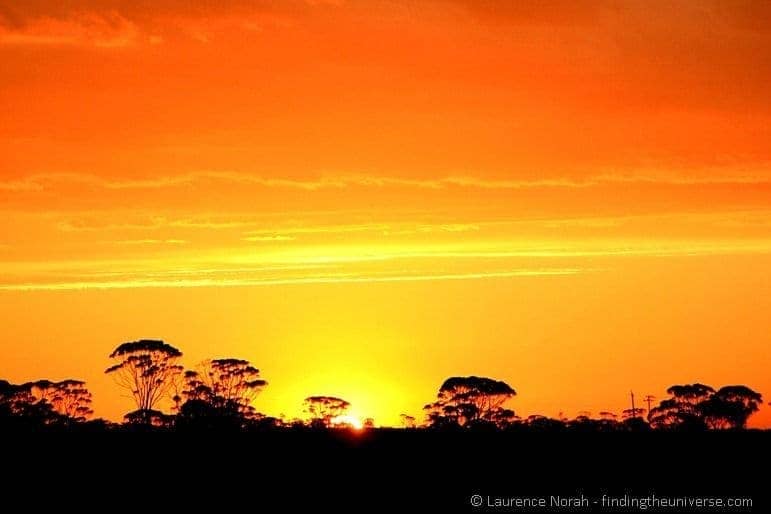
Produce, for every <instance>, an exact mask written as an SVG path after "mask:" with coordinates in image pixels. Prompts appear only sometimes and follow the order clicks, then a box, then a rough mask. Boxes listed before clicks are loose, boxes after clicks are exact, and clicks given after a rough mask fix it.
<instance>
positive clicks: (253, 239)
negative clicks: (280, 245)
mask: <svg viewBox="0 0 771 514" xmlns="http://www.w3.org/2000/svg"><path fill="white" fill-rule="evenodd" d="M295 239H297V238H296V237H294V236H280V235H278V236H249V237H244V238H242V241H249V242H272V241H294V240H295Z"/></svg>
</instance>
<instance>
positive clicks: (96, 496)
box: [0, 429, 771, 512]
mask: <svg viewBox="0 0 771 514" xmlns="http://www.w3.org/2000/svg"><path fill="white" fill-rule="evenodd" d="M770 457H771V432H757V431H746V432H733V433H716V432H710V433H694V434H686V433H646V434H637V433H619V434H616V433H612V434H507V433H470V432H462V433H442V432H435V431H427V430H421V431H407V430H388V429H379V430H369V431H365V432H363V433H351V432H348V431H344V430H341V431H330V432H326V431H320V432H307V431H305V432H291V431H283V432H266V433H255V434H235V435H234V434H230V435H219V434H211V433H206V434H174V433H154V434H141V433H107V434H91V435H86V434H48V435H46V434H37V435H34V436H32V435H26V436H24V435H18V434H16V435H11V434H6V435H5V436H3V459H2V466H3V472H4V474H5V475H6V477H5V478H4V479H3V482H2V484H1V485H0V489H1V490H2V493H3V497H5V498H8V497H9V495H16V496H17V497H20V498H23V499H24V500H23V501H24V502H25V503H24V505H26V508H25V509H24V511H30V512H36V511H38V510H40V509H42V508H47V509H49V510H50V509H51V508H58V509H60V510H67V511H69V510H70V507H74V508H76V509H81V508H88V509H89V510H97V511H100V512H110V511H111V510H120V511H123V510H124V509H125V508H129V510H133V511H141V512H144V511H147V512H156V511H169V512H180V511H189V512H199V511H211V512H231V511H236V510H237V511H240V512H339V511H354V512H381V511H385V512H533V511H535V512H682V511H688V510H690V511H691V512H768V509H769V508H770V507H771V503H770V502H769V497H770V493H769V487H771V477H770V476H769V472H768V469H769V468H768V465H769V462H771V459H770ZM603 495H604V496H603ZM652 495H653V497H655V498H658V499H659V500H660V499H662V498H666V499H671V498H686V500H685V501H687V498H701V503H698V502H696V500H691V502H692V505H691V507H690V509H689V508H687V507H683V506H682V505H681V506H680V507H677V508H672V509H664V508H661V506H660V505H661V504H660V503H659V504H655V503H654V504H651V502H652V501H655V500H651V499H650V498H651V496H652ZM552 497H555V498H556V497H560V498H556V499H557V500H558V503H557V504H555V503H554V500H555V498H552ZM632 497H636V498H642V499H643V501H647V502H648V505H647V506H646V508H641V507H640V506H639V505H640V504H639V503H638V504H637V505H638V506H635V505H632V506H630V504H629V502H630V501H631V498H632ZM540 498H543V501H544V502H545V503H546V504H545V505H539V501H540V500H539V499H540ZM581 498H586V503H583V504H580V503H582V502H583V500H582V499H581ZM611 498H616V503H615V504H611V503H610V501H611ZM624 498H627V503H626V504H624V503H623V499H624ZM646 498H647V500H645V499H646ZM704 498H711V499H712V500H705V499H704ZM716 498H721V501H722V507H721V505H720V504H716V500H715V499H716ZM736 499H743V500H742V501H743V502H744V503H743V505H742V506H740V507H737V506H731V507H729V506H728V505H726V504H727V502H728V501H729V500H730V501H732V503H736ZM746 499H750V501H751V503H752V505H751V506H750V505H748V504H747V501H746ZM518 502H519V503H518ZM560 502H561V503H560ZM619 502H621V503H619ZM472 503H481V505H480V506H478V507H477V506H474V505H472ZM496 504H497V505H496ZM614 505H615V506H614ZM3 510H6V509H3ZM8 512H10V511H8Z"/></svg>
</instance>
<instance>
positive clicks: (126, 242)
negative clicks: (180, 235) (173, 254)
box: [107, 239, 187, 246]
mask: <svg viewBox="0 0 771 514" xmlns="http://www.w3.org/2000/svg"><path fill="white" fill-rule="evenodd" d="M107 244H116V245H125V246H137V245H139V246H142V245H184V244H187V241H186V240H184V239H127V240H123V241H108V242H107Z"/></svg>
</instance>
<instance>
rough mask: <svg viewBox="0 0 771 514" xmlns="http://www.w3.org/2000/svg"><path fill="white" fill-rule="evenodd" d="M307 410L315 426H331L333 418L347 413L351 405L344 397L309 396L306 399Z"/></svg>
mask: <svg viewBox="0 0 771 514" xmlns="http://www.w3.org/2000/svg"><path fill="white" fill-rule="evenodd" d="M304 405H305V412H307V413H308V414H309V415H310V418H311V419H310V424H311V426H312V427H315V428H322V427H323V428H329V427H330V426H331V424H332V420H333V419H334V418H336V417H338V416H342V415H343V414H345V411H347V410H348V408H349V407H350V406H351V404H350V403H348V402H347V401H345V400H343V399H342V398H335V397H334V396H309V397H307V398H306V399H305V402H304Z"/></svg>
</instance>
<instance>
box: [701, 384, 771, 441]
mask: <svg viewBox="0 0 771 514" xmlns="http://www.w3.org/2000/svg"><path fill="white" fill-rule="evenodd" d="M762 402H763V397H762V396H761V395H760V393H757V392H755V391H753V390H752V389H750V388H749V387H747V386H743V385H731V386H725V387H721V388H720V389H719V390H718V391H717V392H715V393H713V394H712V395H711V396H710V397H709V398H708V399H706V400H704V401H702V402H701V403H700V404H699V409H700V411H701V414H702V416H703V417H704V421H705V422H706V423H707V426H708V427H709V428H711V429H718V430H721V429H741V428H745V427H746V426H747V418H749V417H750V415H751V414H752V413H753V412H756V411H757V410H758V408H759V405H760V404H761V403H762Z"/></svg>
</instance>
